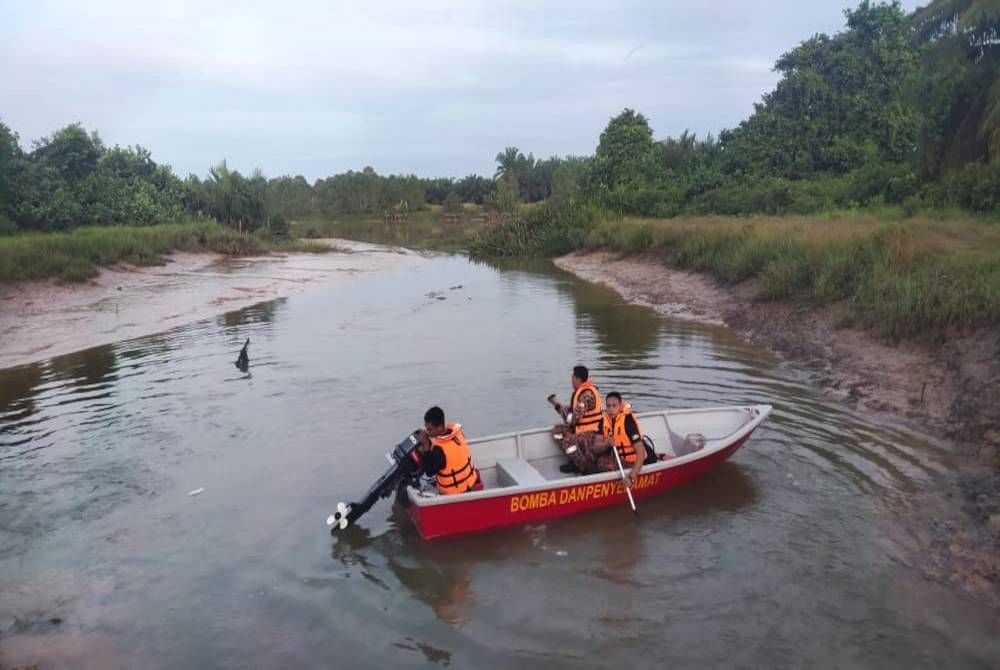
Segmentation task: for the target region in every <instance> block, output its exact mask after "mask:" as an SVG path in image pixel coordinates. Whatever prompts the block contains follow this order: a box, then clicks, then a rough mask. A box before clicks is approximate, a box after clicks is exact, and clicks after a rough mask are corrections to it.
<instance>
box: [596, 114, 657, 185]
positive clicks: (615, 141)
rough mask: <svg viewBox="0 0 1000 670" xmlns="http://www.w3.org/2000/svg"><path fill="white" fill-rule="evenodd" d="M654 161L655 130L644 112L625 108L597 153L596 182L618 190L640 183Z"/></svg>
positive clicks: (609, 128)
mask: <svg viewBox="0 0 1000 670" xmlns="http://www.w3.org/2000/svg"><path fill="white" fill-rule="evenodd" d="M652 164H653V130H652V129H651V128H650V127H649V122H648V121H647V120H646V117H645V116H643V115H642V114H638V113H636V112H635V111H634V110H631V109H625V110H624V111H623V112H622V113H621V114H619V115H618V116H616V117H614V118H613V119H611V121H609V122H608V125H607V127H606V128H605V129H604V132H603V133H601V139H600V142H599V143H598V145H597V151H596V153H595V154H594V161H593V165H592V168H593V178H594V182H595V185H597V186H598V187H600V188H603V189H607V190H608V191H610V192H615V191H618V190H621V189H628V188H635V187H639V186H640V185H641V184H642V183H643V182H645V181H646V177H647V176H648V172H649V169H650V167H651V166H652Z"/></svg>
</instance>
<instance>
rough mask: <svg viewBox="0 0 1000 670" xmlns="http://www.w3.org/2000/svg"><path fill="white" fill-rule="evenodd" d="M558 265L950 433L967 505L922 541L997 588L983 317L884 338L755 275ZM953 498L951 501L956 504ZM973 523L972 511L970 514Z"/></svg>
mask: <svg viewBox="0 0 1000 670" xmlns="http://www.w3.org/2000/svg"><path fill="white" fill-rule="evenodd" d="M555 262H556V265H557V266H559V267H560V268H562V269H564V270H566V271H568V272H571V273H573V274H575V275H576V276H578V277H580V278H581V279H584V280H587V281H592V282H598V283H602V284H605V285H607V286H610V287H611V288H613V289H615V290H616V291H618V293H620V294H621V295H622V296H623V297H624V298H625V299H627V300H629V301H631V302H636V303H641V304H646V305H649V306H651V307H653V308H655V309H656V310H657V311H659V312H660V313H662V314H664V315H667V316H672V317H677V318H687V319H694V320H697V321H702V322H708V323H719V324H725V325H727V326H729V327H730V328H732V329H734V330H735V331H736V332H737V333H739V334H740V335H741V336H742V337H743V338H744V339H747V340H749V341H751V342H754V343H756V344H760V345H763V346H765V347H767V348H768V349H770V350H772V351H774V352H775V353H777V354H778V355H780V356H781V357H783V358H785V359H787V360H789V361H791V362H793V363H794V364H795V365H797V366H801V367H802V368H803V369H804V370H805V371H806V372H807V374H808V375H809V377H810V379H811V380H812V381H813V382H814V383H815V384H816V385H817V386H818V387H820V388H821V389H823V390H824V392H825V393H827V394H829V395H831V396H834V397H837V398H839V399H840V400H841V401H843V402H845V403H847V404H848V405H850V406H852V407H854V408H856V409H857V410H859V411H862V412H864V413H866V414H869V415H872V416H873V417H874V418H876V419H877V420H878V421H880V422H889V423H893V424H902V425H906V426H908V427H909V428H911V429H913V430H916V431H919V432H922V433H926V434H928V435H932V436H935V437H938V438H941V439H946V440H951V441H954V444H955V445H956V450H955V451H956V457H957V458H956V468H957V472H958V477H957V483H956V484H949V485H948V487H949V490H948V491H946V493H945V495H946V496H948V497H950V498H953V499H957V500H959V501H960V503H961V508H962V509H963V510H964V513H963V514H955V515H953V517H952V518H942V519H936V520H935V522H934V523H933V524H932V526H933V527H932V528H930V529H928V531H927V534H926V537H925V543H926V544H927V545H928V548H930V549H933V556H932V560H933V562H934V563H935V564H936V565H937V566H938V568H939V569H940V570H939V571H940V572H941V573H944V574H945V575H946V578H948V579H955V580H959V581H961V582H963V583H964V584H966V585H967V586H969V587H970V588H971V589H972V590H975V591H979V592H987V593H991V594H992V596H994V597H996V596H1000V560H998V558H997V552H996V549H997V548H1000V477H998V474H997V473H998V467H1000V388H998V386H1000V385H998V383H997V381H996V380H998V379H1000V358H998V357H997V356H996V355H995V352H994V350H993V349H994V346H995V343H994V339H995V337H996V333H995V332H992V331H991V330H989V329H979V330H970V331H968V332H965V333H962V334H956V333H953V334H952V335H951V336H950V337H949V338H948V339H947V340H946V341H945V342H944V343H943V344H940V345H937V346H930V345H922V344H915V343H903V344H899V345H896V346H890V345H888V344H886V343H884V342H883V341H881V340H879V339H878V338H877V337H876V336H875V335H873V334H872V333H870V332H865V331H860V330H855V329H849V328H838V325H840V324H839V323H838V314H839V312H838V308H837V306H836V305H828V306H822V307H816V306H814V305H812V304H811V303H810V302H808V301H805V300H795V299H789V300H785V301H778V302H773V301H768V302H765V301H761V300H760V299H759V294H760V287H759V285H758V282H757V281H756V280H753V279H751V280H746V281H743V282H741V283H738V284H734V285H728V286H723V285H721V284H720V283H718V282H716V281H715V280H713V279H711V278H708V277H706V276H705V275H701V274H697V273H691V272H686V271H681V270H675V269H672V268H669V267H667V266H665V265H664V263H663V262H662V260H661V258H660V257H658V256H655V255H639V256H622V255H620V254H615V253H611V252H606V251H596V252H590V253H573V254H569V255H567V256H563V257H561V258H558V259H556V261H555ZM955 507H956V506H955V505H953V504H952V505H946V506H945V509H947V508H950V510H951V511H953V512H955V511H956V510H955ZM970 518H971V519H973V520H974V523H971V524H970V523H968V519H970Z"/></svg>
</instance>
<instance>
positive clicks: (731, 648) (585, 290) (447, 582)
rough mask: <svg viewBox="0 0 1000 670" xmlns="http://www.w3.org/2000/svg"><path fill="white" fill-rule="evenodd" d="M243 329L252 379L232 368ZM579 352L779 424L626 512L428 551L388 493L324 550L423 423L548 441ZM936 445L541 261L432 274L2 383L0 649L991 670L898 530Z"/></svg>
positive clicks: (658, 400)
mask: <svg viewBox="0 0 1000 670" xmlns="http://www.w3.org/2000/svg"><path fill="white" fill-rule="evenodd" d="M441 298H444V299H441ZM246 337H250V338H251V342H252V344H251V348H250V357H251V368H250V375H243V374H241V373H240V372H239V371H238V370H236V368H235V367H234V365H233V361H234V360H235V358H236V353H237V351H238V350H239V347H240V345H241V344H242V342H243V340H244V339H245V338H246ZM578 362H583V363H587V364H589V365H590V367H591V369H592V371H593V374H594V377H595V378H596V380H597V382H598V384H599V385H600V387H601V388H602V390H604V391H610V390H613V389H617V390H621V391H623V392H624V393H625V394H626V395H627V397H628V398H629V399H630V400H631V401H632V403H633V405H634V406H635V407H636V409H637V410H639V411H643V410H652V409H657V408H661V407H664V406H671V407H691V406H705V405H716V404H748V403H770V404H772V405H774V407H775V411H774V413H773V414H772V415H771V417H770V418H769V420H768V421H767V422H766V424H765V425H764V426H763V427H762V428H761V429H760V430H759V431H758V432H757V433H756V434H755V435H754V437H753V438H752V439H751V440H750V442H749V443H748V444H747V446H746V447H745V448H744V449H742V450H741V451H739V452H737V454H736V456H735V457H734V458H733V459H732V460H731V461H730V462H728V463H726V464H724V465H723V466H722V467H720V468H718V469H717V470H716V471H714V472H713V473H712V474H710V475H709V476H707V477H706V478H704V479H702V480H699V481H698V482H696V483H695V484H693V485H691V486H689V487H687V488H685V489H682V490H679V491H676V492H672V493H669V494H667V495H665V496H663V497H661V498H658V499H656V500H652V501H642V504H641V510H640V512H641V514H640V516H639V517H638V518H633V517H632V515H631V513H630V512H629V511H628V509H627V508H626V507H624V506H622V507H621V508H612V509H605V510H601V511H598V512H595V513H591V514H588V515H584V516H580V517H576V518H571V519H566V520H560V521H556V522H552V523H549V524H542V525H533V526H527V527H521V528H513V529H509V530H503V531H499V532H493V533H489V534H484V535H479V536H470V537H463V538H456V539H453V540H445V541H439V542H434V543H427V542H424V541H422V540H420V539H419V537H418V536H417V533H416V531H415V529H414V528H413V527H412V526H411V525H410V523H409V522H408V521H407V519H406V518H405V516H403V515H401V514H399V513H397V512H394V511H393V510H392V508H391V506H390V505H389V504H388V503H385V502H383V503H381V504H380V505H378V506H377V507H375V508H374V509H373V510H372V512H370V513H369V514H368V515H367V516H366V517H364V518H363V519H362V521H361V523H360V525H359V527H358V528H354V529H352V530H351V532H349V533H347V534H345V535H343V536H341V537H339V538H331V537H330V536H329V535H328V534H327V532H326V529H325V527H324V525H323V520H324V519H325V517H326V515H327V514H328V513H329V512H330V511H331V508H332V506H333V505H334V504H335V503H336V502H337V501H338V500H342V499H345V498H350V497H352V496H356V495H358V494H359V493H361V492H362V491H363V490H364V489H365V488H366V487H367V485H368V484H369V483H370V481H371V479H372V478H373V477H374V476H375V475H376V474H377V473H378V472H380V471H381V469H382V468H383V466H384V463H385V461H384V458H383V454H384V452H385V451H387V450H388V449H389V448H390V447H391V446H392V445H393V444H394V443H395V442H396V441H398V440H399V439H400V438H401V437H403V436H404V435H405V434H406V433H407V432H409V431H410V430H412V429H413V428H415V427H416V426H418V425H419V424H420V422H421V418H422V414H423V411H424V410H425V409H426V408H427V407H428V406H429V405H431V404H439V405H441V406H442V407H444V408H445V410H446V412H447V414H448V418H449V419H451V420H458V421H461V422H462V423H463V425H464V426H465V428H466V430H467V432H468V433H469V434H470V435H473V436H475V435H482V434H488V433H496V432H503V431H510V430H516V429H521V428H528V427H535V426H542V425H547V424H550V423H552V422H553V420H554V419H555V414H554V413H552V411H551V409H550V408H549V407H548V405H547V403H546V402H545V396H546V395H547V394H548V393H550V392H557V393H558V394H559V395H560V396H562V397H563V398H564V399H565V398H566V397H568V394H569V372H570V370H571V368H572V366H573V365H574V364H576V363H578ZM949 458H950V457H949V454H948V453H947V451H946V449H945V448H944V447H942V446H939V445H935V444H933V443H929V442H927V441H924V440H921V439H919V438H918V437H916V436H914V435H911V434H908V433H904V432H900V431H898V430H893V429H889V428H885V427H880V426H876V425H872V424H871V423H868V422H866V421H865V420H863V419H862V418H859V417H858V416H855V415H853V414H852V413H850V412H849V411H847V410H846V409H844V408H843V407H842V406H840V405H838V404H836V403H834V402H832V401H830V400H828V399H825V398H824V397H822V396H821V395H819V394H817V393H816V392H815V391H813V390H811V389H810V388H809V387H808V386H807V385H806V384H805V383H804V382H803V381H802V380H801V378H800V377H799V376H798V375H797V373H796V372H795V371H794V370H793V369H790V368H788V367H787V366H785V365H783V364H781V363H780V362H779V361H777V360H776V359H775V358H773V357H772V356H770V355H769V354H767V353H766V352H764V351H762V350H760V349H757V348H755V347H752V346H750V345H747V344H745V343H742V342H741V341H740V340H738V339H736V338H735V337H734V336H733V335H732V334H731V333H729V331H727V330H726V329H723V328H715V327H705V326H700V325H697V324H692V323H687V322H680V321H671V320H665V319H662V318H660V317H659V316H657V315H656V313H655V312H653V311H652V310H650V309H647V308H644V307H637V306H631V305H628V304H625V303H623V302H622V301H621V300H620V299H619V298H618V297H617V296H616V295H615V294H614V293H613V292H611V291H610V290H609V289H606V288H603V287H598V286H593V285H589V284H585V283H582V282H579V281H576V280H574V279H573V278H571V277H570V276H569V275H566V274H564V273H562V272H560V271H558V270H556V269H554V268H553V267H552V266H551V265H549V264H547V263H539V264H527V265H525V264H521V265H516V266H509V267H493V266H487V265H476V264H473V263H470V262H469V261H468V260H467V259H465V258H464V257H461V256H439V257H434V258H432V259H431V260H429V261H428V262H424V263H421V264H415V265H413V266H409V267H407V268H406V269H401V270H397V271H388V272H385V273H382V274H374V275H370V276H365V277H362V278H360V279H357V280H356V281H354V282H353V283H351V284H347V285H343V286H338V287H331V288H330V289H329V290H314V291H312V292H309V293H305V294H302V295H297V296H294V297H291V298H288V299H285V300H276V301H272V302H267V303H263V304H260V305H257V306H255V307H252V308H248V309H244V310H241V311H238V312H232V313H229V314H226V315H225V316H222V317H218V318H213V319H210V320H205V321H200V322H198V323H194V324H191V325H188V326H183V327H180V328H176V329H174V330H170V331H168V332H164V333H161V334H158V335H155V336H151V337H143V338H139V339H133V340H128V341H124V342H119V343H116V344H112V345H108V346H103V347H98V348H95V349H90V350H87V351H82V352H79V353H75V354H71V355H68V356H62V357H59V358H54V359H51V360H49V361H45V362H43V363H39V364H35V365H29V366H23V367H19V368H11V369H7V370H0V654H2V655H0V659H2V662H4V663H7V664H17V663H27V662H41V663H42V664H43V667H73V668H77V667H85V668H86V667H94V668H106V667H123V668H138V667H142V668H177V667H199V668H244V667H260V668H285V667H350V668H385V667H388V666H389V664H390V663H391V664H392V666H393V667H398V668H409V667H427V666H450V667H473V666H474V665H479V666H480V667H500V668H503V667H511V668H519V669H523V668H533V667H570V666H572V667H604V666H618V665H627V666H629V667H671V666H673V667H677V666H682V667H683V666H714V667H719V666H726V667H837V666H840V667H879V668H885V667H900V668H914V667H928V668H930V667H934V668H938V667H991V666H993V667H995V666H996V662H997V659H998V658H1000V644H998V643H997V641H996V640H997V637H996V636H997V633H998V632H1000V629H998V625H997V619H996V617H995V613H993V612H989V611H984V610H982V609H979V608H976V607H973V606H972V605H971V604H970V603H969V602H968V601H967V600H966V599H965V598H964V597H963V596H962V595H961V593H960V592H959V591H958V590H957V589H955V588H953V587H952V586H950V585H947V584H941V583H937V582H935V581H932V580H929V579H928V578H926V577H924V576H923V572H922V571H921V570H920V569H919V567H918V566H919V562H920V558H921V557H920V556H919V554H918V553H917V552H918V548H917V547H918V545H917V543H916V542H915V541H914V540H913V539H912V538H911V537H910V536H909V534H908V533H907V531H906V530H905V526H903V525H901V523H900V521H901V520H903V519H910V518H912V516H913V514H914V510H915V509H916V507H915V506H917V505H919V504H920V500H921V498H922V496H923V493H924V492H925V491H927V490H928V489H930V488H932V487H934V486H936V485H938V480H939V478H940V477H942V476H944V474H945V473H946V472H947V470H948V461H949ZM199 488H203V489H204V491H203V492H202V493H201V494H199V495H195V496H191V495H189V493H190V492H191V491H194V490H197V489H199ZM54 621H57V622H54Z"/></svg>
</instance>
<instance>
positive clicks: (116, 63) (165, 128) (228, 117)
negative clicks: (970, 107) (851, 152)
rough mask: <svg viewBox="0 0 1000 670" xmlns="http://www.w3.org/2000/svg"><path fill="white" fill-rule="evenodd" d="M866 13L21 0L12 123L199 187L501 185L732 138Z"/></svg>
mask: <svg viewBox="0 0 1000 670" xmlns="http://www.w3.org/2000/svg"><path fill="white" fill-rule="evenodd" d="M855 4H856V3H855V2H850V1H845V0H769V1H768V2H766V3H765V2H747V1H746V0H703V1H701V2H693V1H691V0H642V1H637V2H629V3H622V4H620V5H619V6H615V5H614V3H610V2H608V1H607V0H557V1H553V2H547V1H545V0H532V1H530V2H529V1H521V0H483V1H481V0H456V1H454V2H443V1H437V0H420V1H417V2H414V1H413V0H392V1H389V2H378V1H377V0H372V1H369V2H363V1H357V0H355V1H354V2H344V1H343V0H316V1H313V0H306V1H302V0H299V1H294V0H290V1H286V2H274V1H273V0H272V1H271V2H267V3H256V2H248V1H247V0H240V1H239V2H228V1H226V2H212V1H211V0H200V1H199V2H188V1H186V0H183V1H178V0H161V1H160V2H155V3H146V2H137V1H136V0H127V1H120V2H114V1H105V0H90V1H89V2H82V1H76V2H58V1H47V0H35V1H32V2H29V1H28V0H23V1H18V0H12V1H11V2H3V3H2V5H0V96H2V97H0V120H2V121H3V122H4V123H6V124H7V125H8V126H10V127H12V128H13V129H14V130H15V131H16V132H17V133H19V134H20V136H21V143H22V146H25V147H28V146H30V141H31V140H33V139H37V138H38V137H41V136H43V135H47V134H49V133H51V132H52V131H53V130H55V129H57V128H60V127H62V126H65V125H67V124H69V123H73V122H77V121H79V122H81V123H83V124H84V126H86V127H87V128H88V129H96V130H97V131H98V132H99V133H100V135H101V137H102V138H103V139H104V141H105V142H106V143H107V144H109V145H112V144H122V145H125V144H141V145H143V146H145V147H147V148H149V149H150V150H151V151H152V152H153V158H154V159H155V160H156V161H157V162H161V163H168V164H170V165H172V166H173V167H174V169H175V171H176V172H177V173H178V174H180V175H181V176H182V177H183V176H186V175H187V174H188V173H189V172H195V173H197V174H204V173H205V172H206V171H207V169H208V167H209V165H211V164H213V163H216V162H218V161H219V160H220V159H222V158H226V159H228V161H229V163H230V165H231V166H232V167H235V168H237V169H240V170H242V171H248V170H250V169H251V168H253V167H260V168H262V169H263V170H264V172H265V174H267V175H268V176H276V175H280V174H292V175H294V174H303V175H305V176H306V177H307V178H309V179H310V180H312V179H315V178H317V177H321V176H326V175H329V174H334V173H337V172H342V171H345V170H348V169H360V168H362V167H364V166H365V165H371V166H373V167H374V168H375V169H376V170H377V171H378V172H380V173H392V172H397V173H398V172H405V173H411V172H412V173H416V174H419V175H422V176H462V175H465V174H468V173H470V172H478V173H481V174H492V173H493V169H494V163H493V157H494V156H495V155H496V153H497V152H498V151H500V150H502V149H503V148H504V147H506V146H509V145H514V146H517V147H519V148H520V149H521V150H522V151H524V152H525V153H527V152H529V151H531V152H533V153H534V154H535V156H539V157H540V156H549V155H566V154H586V153H591V152H593V150H594V147H595V146H596V144H597V138H598V135H599V134H600V132H601V130H602V129H603V127H604V126H605V124H606V123H607V121H608V119H609V118H610V117H611V116H613V115H615V114H617V113H618V112H619V111H621V109H622V108H624V107H632V108H634V109H636V110H638V111H640V112H642V113H644V114H645V115H646V116H647V117H648V118H649V119H650V123H651V124H652V126H653V129H654V131H655V133H656V136H657V138H661V137H665V136H666V135H676V134H678V133H680V132H682V131H683V130H685V129H691V130H693V131H696V132H698V133H699V134H704V133H707V132H718V131H719V130H720V129H722V128H726V127H732V126H734V125H736V124H737V123H739V121H740V120H742V119H744V118H746V116H747V115H748V114H749V113H750V112H751V111H752V109H753V103H754V102H755V101H757V100H759V99H760V96H761V95H762V94H763V93H765V92H766V91H768V90H770V89H771V88H772V87H773V86H774V84H775V82H776V80H777V78H776V76H775V74H774V73H773V72H772V71H771V67H772V65H773V63H774V61H775V59H776V58H777V57H778V56H779V55H781V54H782V53H783V52H785V51H787V50H788V49H790V48H792V47H794V46H795V45H796V44H797V43H798V42H800V41H801V40H803V39H805V38H807V37H809V36H811V35H813V34H815V33H818V32H828V33H832V32H836V31H838V30H840V29H841V28H842V27H843V24H844V17H843V10H844V9H845V8H847V7H852V6H854V5H855ZM902 4H903V6H904V8H905V9H907V10H912V9H913V8H914V7H916V5H917V4H918V2H917V0H904V1H903V3H902ZM920 4H923V3H922V2H921V3H920Z"/></svg>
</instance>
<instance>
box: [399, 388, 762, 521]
mask: <svg viewBox="0 0 1000 670" xmlns="http://www.w3.org/2000/svg"><path fill="white" fill-rule="evenodd" d="M725 410H746V411H749V410H756V415H752V418H751V420H750V421H748V422H747V423H746V424H744V425H743V426H740V427H739V428H738V429H737V430H735V431H733V432H732V433H730V434H729V435H726V436H724V437H722V438H716V439H713V440H710V442H718V444H713V445H712V446H711V447H709V446H707V445H706V447H704V448H702V449H699V450H698V451H695V452H692V453H690V454H686V455H684V456H676V457H674V458H671V459H668V460H666V461H660V462H658V463H652V464H650V465H647V466H644V467H643V468H642V472H641V474H640V477H641V476H642V475H644V474H647V473H650V472H660V471H664V470H669V469H671V468H677V467H683V466H685V465H688V464H690V463H694V462H696V461H700V460H702V459H703V458H708V457H710V456H712V455H713V454H716V453H718V452H720V451H723V450H725V449H727V448H729V447H730V446H732V445H733V444H734V443H736V442H738V441H739V440H741V439H743V438H744V437H746V436H747V435H749V434H750V433H752V432H753V431H754V430H756V429H757V427H758V426H760V424H761V423H763V422H764V419H766V418H767V416H768V415H769V414H770V413H771V411H772V410H773V407H772V406H771V405H729V406H724V407H702V408H691V409H680V410H661V411H658V412H655V411H654V412H643V413H641V414H637V415H636V416H638V417H639V418H640V419H641V418H643V417H644V416H647V417H648V416H660V415H667V416H668V417H669V415H671V414H673V415H677V414H696V413H703V412H719V411H725ZM668 425H669V420H668ZM547 430H549V429H547V428H537V429H529V430H525V431H519V432H512V433H500V434H497V435H488V436H485V437H480V438H476V439H474V440H469V445H470V446H474V445H475V444H476V443H480V442H489V441H493V440H500V439H510V438H515V439H517V438H518V437H519V436H521V435H525V434H530V433H538V432H545V431H547ZM518 448H520V444H518ZM525 460H527V459H525ZM620 478H621V474H620V473H618V472H614V471H611V472H597V473H594V474H592V475H581V476H579V477H563V478H560V479H547V480H546V481H545V482H544V483H541V484H522V485H518V486H501V487H496V488H491V489H484V490H482V491H467V492H465V493H463V494H461V495H451V496H443V495H437V494H435V495H430V496H427V495H424V494H422V493H421V492H420V491H419V490H418V489H416V488H414V487H412V486H407V487H406V491H407V494H408V498H409V501H410V504H411V505H416V506H417V507H436V506H438V505H461V504H463V503H466V502H473V501H476V500H486V499H489V498H500V497H504V496H510V495H523V494H526V493H538V492H540V491H550V490H555V489H561V488H566V487H567V486H576V485H579V484H596V483H602V482H606V481H613V480H616V479H620Z"/></svg>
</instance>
